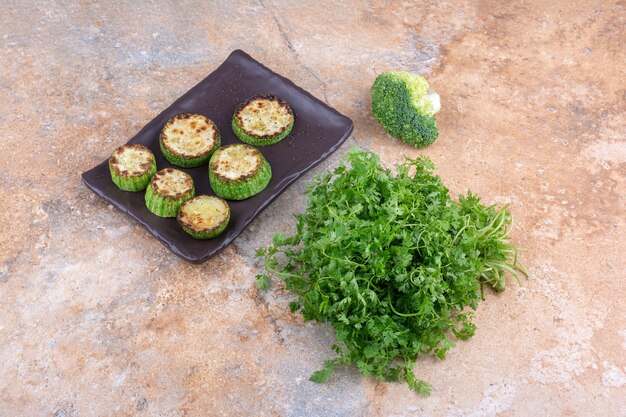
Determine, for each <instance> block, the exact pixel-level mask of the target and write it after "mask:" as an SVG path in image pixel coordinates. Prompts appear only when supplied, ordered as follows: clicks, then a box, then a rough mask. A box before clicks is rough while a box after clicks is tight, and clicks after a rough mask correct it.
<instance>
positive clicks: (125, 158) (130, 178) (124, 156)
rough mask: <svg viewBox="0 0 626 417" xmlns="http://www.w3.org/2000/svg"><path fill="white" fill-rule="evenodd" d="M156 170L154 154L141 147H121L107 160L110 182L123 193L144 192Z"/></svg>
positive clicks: (134, 145)
mask: <svg viewBox="0 0 626 417" xmlns="http://www.w3.org/2000/svg"><path fill="white" fill-rule="evenodd" d="M156 170H157V166H156V160H155V159H154V154H153V153H152V151H151V150H150V149H148V148H146V147H145V146H143V145H139V144H131V145H122V146H120V147H119V148H117V149H116V150H115V151H114V152H113V154H112V155H111V157H110V158H109V171H111V180H113V183H114V184H115V185H117V186H118V187H119V188H120V189H122V190H124V191H142V190H145V189H146V187H147V186H148V183H150V179H151V178H152V176H153V175H154V174H155V172H156Z"/></svg>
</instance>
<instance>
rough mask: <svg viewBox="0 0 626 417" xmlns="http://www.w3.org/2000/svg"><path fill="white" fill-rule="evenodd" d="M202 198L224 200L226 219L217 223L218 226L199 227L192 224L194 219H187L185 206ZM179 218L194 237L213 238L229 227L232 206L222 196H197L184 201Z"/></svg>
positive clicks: (179, 222) (181, 223)
mask: <svg viewBox="0 0 626 417" xmlns="http://www.w3.org/2000/svg"><path fill="white" fill-rule="evenodd" d="M202 198H211V199H219V200H221V201H222V202H223V204H224V206H225V208H226V213H227V214H226V217H225V219H224V220H222V221H221V222H220V223H219V224H218V225H217V227H213V228H204V229H199V228H197V227H194V226H193V225H192V224H191V223H192V221H189V220H188V219H186V216H185V208H186V207H187V206H188V205H190V204H192V203H193V202H194V200H197V199H202ZM177 220H178V224H180V226H181V227H182V228H183V230H184V231H185V232H187V233H188V234H189V235H190V236H191V237H193V238H194V239H200V240H206V239H212V238H214V237H216V236H218V235H220V234H221V233H222V232H223V231H224V230H226V227H228V223H229V222H230V208H229V207H228V203H227V202H226V201H224V200H223V199H221V198H220V197H215V196H206V195H200V196H197V197H195V198H192V199H191V200H187V201H186V202H185V203H183V205H181V207H180V210H179V211H178V217H177Z"/></svg>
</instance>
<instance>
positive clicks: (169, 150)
mask: <svg viewBox="0 0 626 417" xmlns="http://www.w3.org/2000/svg"><path fill="white" fill-rule="evenodd" d="M220 142H221V137H220V132H219V130H218V128H217V125H216V124H215V123H214V122H213V121H212V120H211V119H209V118H207V117H205V116H203V115H201V114H192V113H185V114H179V115H176V116H174V117H172V118H171V119H169V120H168V121H167V123H165V126H163V130H161V136H160V137H159V144H160V146H161V152H163V156H165V159H167V160H168V161H169V162H170V163H171V164H173V165H177V166H179V167H184V168H192V167H198V166H200V165H204V164H206V163H207V162H209V160H210V159H211V155H213V152H215V150H216V149H217V148H219V147H220Z"/></svg>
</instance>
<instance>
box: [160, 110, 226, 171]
mask: <svg viewBox="0 0 626 417" xmlns="http://www.w3.org/2000/svg"><path fill="white" fill-rule="evenodd" d="M190 118H201V120H202V121H203V122H205V123H206V124H207V125H209V126H210V127H212V128H213V129H214V130H215V135H216V137H215V138H214V143H213V146H212V147H211V148H210V149H209V150H208V151H207V152H205V153H202V154H200V155H198V156H195V157H194V156H189V155H183V154H180V153H177V152H176V151H175V150H174V149H170V148H169V147H168V145H167V144H166V141H167V137H166V136H167V133H168V132H167V131H168V128H169V126H170V125H171V124H172V123H175V122H177V121H181V120H182V121H185V120H189V119H190ZM197 132H200V130H198V131H197ZM187 138H188V136H187ZM221 142H222V138H221V135H220V131H219V129H218V127H217V125H216V124H215V122H213V121H212V120H211V119H209V118H207V117H206V116H203V115H201V114H193V113H184V114H178V115H176V116H174V117H172V118H171V119H169V120H168V121H167V122H166V123H165V125H164V126H163V129H162V130H161V134H160V135H159V147H160V148H161V152H162V153H163V156H164V157H165V159H167V161H168V162H169V163H170V164H172V165H176V166H179V167H182V168H195V167H199V166H202V165H205V164H206V163H207V162H209V161H210V160H211V156H212V155H213V153H214V152H215V151H216V150H217V149H219V147H220V146H221Z"/></svg>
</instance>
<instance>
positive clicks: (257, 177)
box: [209, 143, 272, 200]
mask: <svg viewBox="0 0 626 417" xmlns="http://www.w3.org/2000/svg"><path fill="white" fill-rule="evenodd" d="M271 179H272V168H271V167H270V164H269V163H268V162H267V161H266V160H265V158H264V157H263V155H262V154H261V152H260V151H259V150H258V149H256V148H253V147H252V146H249V145H244V144H241V143H240V144H234V145H228V146H224V147H223V148H220V149H218V150H217V151H216V152H215V153H214V154H213V156H212V157H211V161H210V162H209V183H210V184H211V188H213V191H214V192H215V194H217V195H218V196H220V197H222V198H225V199H227V200H245V199H246V198H249V197H252V196H253V195H255V194H258V193H260V192H261V191H262V190H263V189H264V188H265V187H267V184H269V182H270V180H271Z"/></svg>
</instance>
